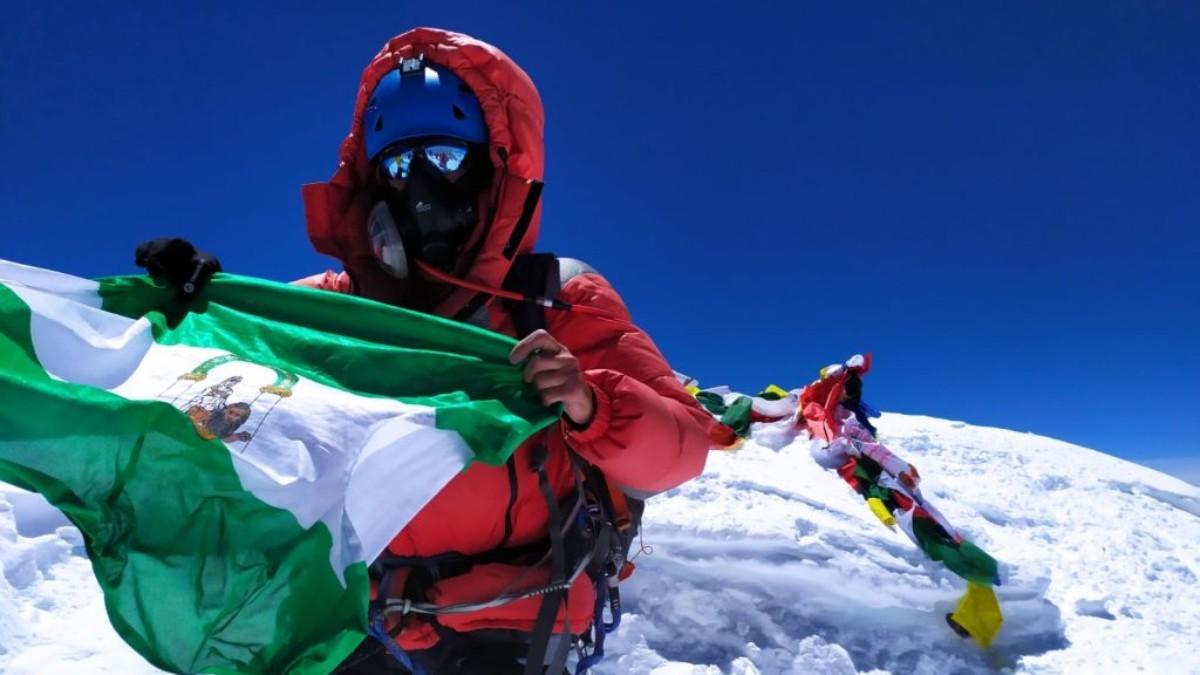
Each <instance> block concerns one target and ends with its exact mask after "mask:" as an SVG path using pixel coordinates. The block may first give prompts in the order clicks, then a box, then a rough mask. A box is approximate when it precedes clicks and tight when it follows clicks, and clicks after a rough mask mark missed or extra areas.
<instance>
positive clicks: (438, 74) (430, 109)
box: [363, 59, 488, 160]
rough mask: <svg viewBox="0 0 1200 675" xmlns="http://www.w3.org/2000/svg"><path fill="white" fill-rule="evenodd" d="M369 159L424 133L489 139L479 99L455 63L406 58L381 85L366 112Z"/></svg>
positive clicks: (469, 139) (481, 140) (469, 140)
mask: <svg viewBox="0 0 1200 675" xmlns="http://www.w3.org/2000/svg"><path fill="white" fill-rule="evenodd" d="M363 129H364V135H365V140H366V152H367V159H368V160H374V159H375V156H376V155H378V154H379V152H380V151H381V150H383V149H385V148H387V147H388V146H390V145H392V144H394V143H397V142H399V141H404V140H408V139H410V138H418V137H423V136H442V137H447V138H456V139H458V140H461V141H465V142H467V143H487V140H488V132H487V124H486V123H485V122H484V119H483V108H482V107H481V106H480V105H479V99H477V98H475V94H473V93H472V92H471V89H470V88H469V87H467V85H466V83H465V82H463V81H462V79H461V78H459V77H458V76H457V75H455V74H454V73H453V72H451V70H450V69H449V68H446V67H445V66H440V65H436V64H431V63H425V62H424V61H422V60H420V59H405V60H404V61H403V62H402V63H401V64H400V68H398V69H396V70H393V71H391V72H389V73H388V74H387V75H384V76H383V79H381V80H379V84H377V85H375V91H373V92H371V98H370V100H369V101H367V107H366V110H364V111H363Z"/></svg>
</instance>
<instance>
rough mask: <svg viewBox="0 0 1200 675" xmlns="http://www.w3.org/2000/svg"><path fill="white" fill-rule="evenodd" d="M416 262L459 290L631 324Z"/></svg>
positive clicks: (599, 311) (587, 308)
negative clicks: (461, 277) (475, 280)
mask: <svg viewBox="0 0 1200 675" xmlns="http://www.w3.org/2000/svg"><path fill="white" fill-rule="evenodd" d="M414 262H416V265H417V269H419V270H421V273H422V274H424V275H425V276H428V277H430V278H432V279H435V280H437V281H440V282H442V283H445V284H450V285H452V286H458V287H459V288H465V289H467V290H469V291H475V292H476V293H485V294H487V295H492V296H495V297H497V298H504V299H506V300H513V301H516V302H524V303H529V304H533V305H539V306H541V307H545V308H546V309H557V310H560V311H565V312H575V313H576V314H587V315H589V316H595V317H598V318H601V319H607V320H609V321H614V322H617V323H620V324H624V325H628V324H629V322H628V321H625V320H624V319H621V318H619V317H616V316H613V315H612V314H610V313H608V312H606V311H604V310H602V309H600V308H599V307H590V306H588V305H576V304H573V303H570V302H564V301H562V300H558V299H555V298H546V297H539V296H536V295H523V294H521V293H517V292H515V291H506V290H504V289H503V288H493V287H491V286H487V285H484V284H480V283H476V282H474V281H468V280H467V279H459V278H458V277H454V276H451V275H449V274H446V273H445V272H443V271H441V270H439V269H437V268H436V267H434V266H433V265H430V264H429V263H427V262H425V261H424V260H416V261H414Z"/></svg>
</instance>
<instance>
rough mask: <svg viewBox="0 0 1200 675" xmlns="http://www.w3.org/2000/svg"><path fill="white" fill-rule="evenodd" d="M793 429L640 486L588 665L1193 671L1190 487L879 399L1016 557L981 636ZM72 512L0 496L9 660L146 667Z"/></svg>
mask: <svg viewBox="0 0 1200 675" xmlns="http://www.w3.org/2000/svg"><path fill="white" fill-rule="evenodd" d="M786 427H787V425H786V424H779V425H757V426H756V428H755V432H754V435H753V439H752V441H751V442H750V443H748V444H747V445H746V447H745V448H744V449H742V450H741V451H739V452H736V453H714V454H713V455H712V456H711V458H710V460H709V464H708V469H707V471H706V472H705V474H704V475H703V476H701V477H700V478H698V479H696V480H694V481H692V482H691V483H688V484H687V485H685V486H683V487H681V488H678V489H676V490H672V491H670V492H669V493H667V494H665V495H662V496H660V497H657V498H655V499H654V500H652V501H651V503H650V504H649V506H648V508H647V516H646V523H645V537H644V541H645V544H646V545H647V546H652V547H653V549H654V550H653V553H652V554H649V553H648V554H643V555H641V556H640V557H638V558H637V560H636V564H637V572H636V573H635V574H634V576H633V577H632V578H631V579H630V580H629V581H628V582H626V584H625V585H624V586H623V589H624V591H623V592H624V599H625V608H626V615H625V618H624V620H623V622H622V625H621V627H620V628H619V629H618V631H617V632H616V633H615V634H614V635H613V636H611V637H610V638H609V643H608V647H609V649H608V652H609V656H608V658H607V659H606V660H605V661H604V663H603V664H602V665H601V666H600V667H598V668H597V669H596V670H595V671H594V672H597V673H599V674H600V675H612V674H616V673H622V674H625V673H629V674H632V675H639V674H649V673H655V674H657V675H667V674H684V673H732V674H740V675H750V674H753V673H762V674H767V673H832V674H838V675H841V674H853V673H859V672H872V671H873V672H876V673H878V672H890V673H897V674H900V673H930V674H932V673H985V672H986V673H991V672H997V671H1001V672H1003V671H1011V672H1022V673H1104V672H1109V673H1132V672H1139V671H1141V672H1147V673H1200V583H1198V582H1197V576H1198V575H1200V489H1197V488H1195V487H1193V486H1190V485H1188V484H1186V483H1184V482H1182V481H1179V480H1177V479H1174V478H1171V477H1169V476H1166V475H1164V474H1161V473H1158V472H1156V471H1152V470H1150V469H1146V468H1144V467H1141V466H1138V465H1135V464H1132V463H1129V462H1125V461H1122V460H1119V459H1116V458H1113V457H1109V456H1107V455H1103V454H1101V453H1098V452H1094V451H1092V450H1087V449H1085V448H1081V447H1078V446H1074V445H1070V444H1067V443H1062V442H1060V441H1055V440H1051V439H1048V438H1044V437H1040V436H1034V435H1030V434H1019V433H1015V432H1011V431H1004V430H999V429H988V428H982V427H973V426H968V425H965V424H962V423H958V422H949V421H945V420H938V419H932V418H928V417H913V416H906V415H894V414H889V415H885V416H884V417H883V418H882V419H881V420H880V423H879V428H880V433H881V439H882V440H883V441H884V442H885V443H886V444H888V445H889V446H890V447H891V449H892V450H893V451H895V452H897V453H898V454H900V455H901V456H903V457H905V458H906V459H908V460H910V461H911V462H912V463H914V464H915V465H916V466H917V467H918V468H919V469H920V471H921V475H922V476H923V477H924V481H923V483H922V487H923V490H924V492H925V495H926V497H928V498H929V499H931V500H933V502H934V504H935V505H936V506H937V507H939V508H940V509H941V511H942V512H943V513H944V514H945V515H946V516H947V517H948V518H949V519H950V520H951V522H953V523H954V524H955V525H957V526H958V527H959V528H960V529H962V530H963V531H964V532H965V533H966V534H967V535H968V536H969V537H971V538H972V539H973V540H974V541H975V542H976V543H977V544H979V545H980V546H982V547H983V548H984V549H985V550H987V551H988V552H989V553H991V554H992V555H994V556H995V557H997V558H998V559H1000V560H1001V561H1002V562H1004V563H1006V565H1007V571H1008V579H1007V581H1006V583H1005V585H1004V586H1002V587H1000V588H999V589H997V590H998V596H999V598H1000V603H1001V607H1002V609H1003V610H1004V612H1005V615H1006V622H1005V625H1004V628H1003V629H1002V630H1001V632H1000V635H999V637H998V638H997V641H996V643H995V645H994V646H993V647H992V649H991V650H990V651H987V652H984V651H982V650H980V649H978V648H977V647H976V646H974V645H973V643H971V642H969V641H965V640H961V639H959V638H958V637H957V636H955V635H954V634H953V633H952V632H951V631H950V630H949V629H948V628H947V626H946V624H945V622H944V620H943V616H944V614H945V613H946V612H948V611H950V610H951V609H952V608H953V603H954V601H955V600H956V599H957V598H958V596H959V595H960V594H961V592H962V590H963V582H962V581H961V580H959V579H958V578H957V577H955V576H954V575H952V574H950V573H949V572H947V571H945V570H944V569H943V568H941V566H940V565H937V564H936V563H928V562H926V561H925V559H924V556H923V555H922V554H921V553H920V552H919V551H917V549H916V548H915V547H914V546H913V545H912V544H911V543H910V542H909V541H908V540H907V539H906V538H905V537H904V535H903V534H900V533H898V532H892V531H890V530H888V529H886V528H884V527H883V526H882V525H880V524H879V522H878V521H876V520H875V518H874V516H872V515H871V514H870V512H869V511H868V510H867V508H866V505H865V504H864V503H863V501H862V500H861V498H859V497H858V496H857V495H855V494H853V493H852V492H851V491H850V489H849V488H848V487H846V486H845V484H844V483H843V482H842V481H841V479H839V478H838V477H837V476H836V475H835V474H833V473H831V472H826V471H823V470H822V469H820V468H819V467H818V466H817V465H816V464H815V463H814V462H813V460H812V458H811V456H810V454H809V442H808V441H805V440H796V439H793V438H792V437H791V435H790V432H788V431H787V428H786ZM10 505H11V506H10ZM14 512H15V526H14ZM65 525H66V523H65V521H63V520H61V516H57V514H56V512H54V511H53V510H51V509H49V508H48V507H46V506H45V504H44V502H40V501H38V499H37V498H35V497H33V496H30V495H24V494H21V493H15V492H11V491H9V492H7V493H4V492H0V564H2V565H3V569H4V575H3V576H2V577H0V671H2V672H5V673H31V674H32V673H38V674H41V673H55V672H61V673H78V672H89V673H93V672H97V673H99V672H112V673H138V672H153V669H152V668H150V667H149V666H147V665H145V663H144V662H142V661H141V660H140V659H139V657H138V656H137V655H136V654H134V653H133V652H132V651H130V650H129V649H128V648H127V647H125V646H124V645H123V644H122V643H121V642H120V640H119V639H118V638H117V637H116V635H115V634H114V633H113V630H112V628H111V627H109V625H108V623H107V621H106V619H105V616H104V612H103V605H102V601H101V598H100V592H99V590H98V587H97V586H96V583H95V581H94V580H92V578H91V574H90V570H89V567H88V564H87V561H86V559H85V558H82V557H81V550H80V547H79V546H78V544H79V541H78V540H79V535H78V533H77V532H76V531H75V530H74V529H73V528H70V527H67V526H65Z"/></svg>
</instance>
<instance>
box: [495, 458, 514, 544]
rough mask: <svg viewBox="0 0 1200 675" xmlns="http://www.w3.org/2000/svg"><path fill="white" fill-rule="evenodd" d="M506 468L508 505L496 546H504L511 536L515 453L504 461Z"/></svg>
mask: <svg viewBox="0 0 1200 675" xmlns="http://www.w3.org/2000/svg"><path fill="white" fill-rule="evenodd" d="M504 465H505V467H507V469H508V506H506V507H504V536H503V537H501V538H500V543H499V544H498V545H497V546H496V548H504V547H505V546H506V545H508V540H509V539H510V538H512V531H513V512H512V511H513V506H515V505H516V503H517V489H518V485H517V458H516V455H515V454H514V455H510V456H509V458H508V461H507V462H505V463H504Z"/></svg>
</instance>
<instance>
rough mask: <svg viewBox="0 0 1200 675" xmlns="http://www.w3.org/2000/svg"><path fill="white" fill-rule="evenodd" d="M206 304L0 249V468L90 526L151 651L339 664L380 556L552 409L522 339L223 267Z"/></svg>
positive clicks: (180, 657)
mask: <svg viewBox="0 0 1200 675" xmlns="http://www.w3.org/2000/svg"><path fill="white" fill-rule="evenodd" d="M193 309H194V311H193V312H191V313H188V314H186V315H183V314H182V313H180V312H179V307H178V306H177V304H176V302H175V300H174V299H173V293H172V291H171V290H169V289H166V288H161V287H158V286H156V285H154V284H153V283H152V282H151V281H150V280H149V279H148V278H146V277H117V278H111V279H104V280H101V281H98V282H97V281H90V280H86V279H80V278H77V277H72V276H68V275H64V274H60V273H56V272H51V271H47V270H43V269H37V268H32V267H27V266H23V265H17V264H14V263H10V262H4V261H0V480H3V481H7V482H10V483H13V484H15V485H18V486H20V487H24V488H27V489H31V490H36V491H38V492H40V493H42V494H43V495H45V496H46V498H47V499H48V500H49V501H50V502H51V503H52V504H54V505H55V506H57V507H58V508H59V509H61V510H62V511H63V512H64V513H65V514H66V515H67V516H68V517H69V518H70V519H71V520H72V521H73V522H74V523H75V524H76V525H77V526H78V527H79V529H80V530H81V531H82V532H83V534H84V537H85V541H86V543H87V551H88V555H89V556H90V558H91V561H92V565H93V568H94V570H95V573H96V577H97V579H98V580H99V583H100V587H101V588H102V589H103V591H104V596H105V603H106V606H107V608H108V613H109V617H110V618H111V619H112V623H113V626H114V627H115V628H116V630H117V632H118V633H119V634H120V635H121V636H122V637H123V638H124V639H125V640H126V641H127V642H128V643H129V644H130V645H132V646H133V647H134V648H135V649H137V650H138V652H140V653H141V654H142V655H143V656H145V657H146V658H147V659H148V660H149V661H150V662H152V663H153V664H155V665H156V666H159V667H160V668H165V669H168V670H173V671H180V672H234V671H238V672H247V671H248V672H270V673H279V672H325V671H327V670H329V669H330V668H331V667H332V666H333V665H335V664H336V663H338V662H339V661H340V660H341V659H342V658H343V657H344V656H345V655H346V654H348V653H349V652H350V651H352V650H353V649H354V647H355V646H356V645H357V644H358V643H359V641H360V640H361V639H362V638H363V636H364V633H365V630H366V622H367V601H368V579H367V564H368V563H369V562H370V561H371V560H373V559H374V558H375V557H376V556H377V555H378V554H379V553H380V552H381V551H382V550H383V549H384V547H385V546H386V545H387V543H388V542H389V541H390V540H391V539H392V537H393V536H395V535H396V533H397V532H399V531H400V530H401V529H402V528H403V527H404V525H405V524H406V523H407V522H408V521H409V520H410V519H411V518H412V517H413V516H414V515H415V514H416V513H417V512H418V511H419V510H420V509H421V508H422V507H423V506H424V505H425V504H426V503H427V502H428V501H429V500H430V499H431V498H432V497H433V496H434V495H435V494H437V492H438V491H439V490H440V489H441V488H442V487H443V486H444V485H445V484H446V483H447V481H449V480H450V479H451V478H452V477H454V475H455V474H457V473H458V472H460V471H462V470H463V469H464V467H466V466H467V465H468V464H469V463H470V462H472V461H482V462H487V463H492V464H500V463H503V462H504V461H505V460H506V459H507V458H508V456H509V455H510V454H511V453H512V452H513V451H514V450H515V449H516V447H517V446H518V445H519V444H520V443H521V441H523V440H524V439H525V438H527V437H528V436H529V435H530V434H532V433H534V432H536V431H538V430H539V429H542V428H544V427H546V426H547V425H549V424H550V423H552V422H553V420H554V419H555V416H554V411H552V410H548V409H546V408H544V407H542V406H541V405H540V403H539V402H538V399H537V397H536V395H535V394H534V393H533V392H532V391H530V390H529V389H528V388H527V387H526V386H525V385H524V384H523V382H522V380H521V374H520V371H519V370H518V369H517V368H515V367H513V366H511V365H510V364H509V363H508V359H507V356H508V353H509V351H510V350H511V348H512V345H513V341H512V340H511V339H509V338H507V337H504V336H501V335H498V334H495V333H490V332H488V331H484V330H480V329H476V328H472V327H470V326H466V325H463V324H460V323H455V322H451V321H446V320H442V319H438V318H436V317H430V316H427V315H423V314H418V313H415V312H408V311H405V310H402V309H397V308H395V307H389V306H386V305H382V304H379V303H374V302H371V301H367V300H363V299H360V298H355V297H349V296H343V295H337V294H334V293H328V292H323V291H313V290H309V289H303V288H295V287H291V286H286V285H283V284H277V283H273V282H267V281H260V280H255V279H248V278H243V277H236V276H230V275H218V276H217V278H215V279H214V280H213V281H212V282H211V283H210V284H209V286H208V287H207V288H206V289H205V291H204V294H203V296H202V297H201V298H200V299H199V301H198V302H197V303H195V305H194V306H193ZM179 316H182V320H181V321H179V322H178V324H177V325H171V324H172V323H173V321H169V320H168V317H179ZM79 629H80V630H87V629H88V627H87V626H80V627H79Z"/></svg>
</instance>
